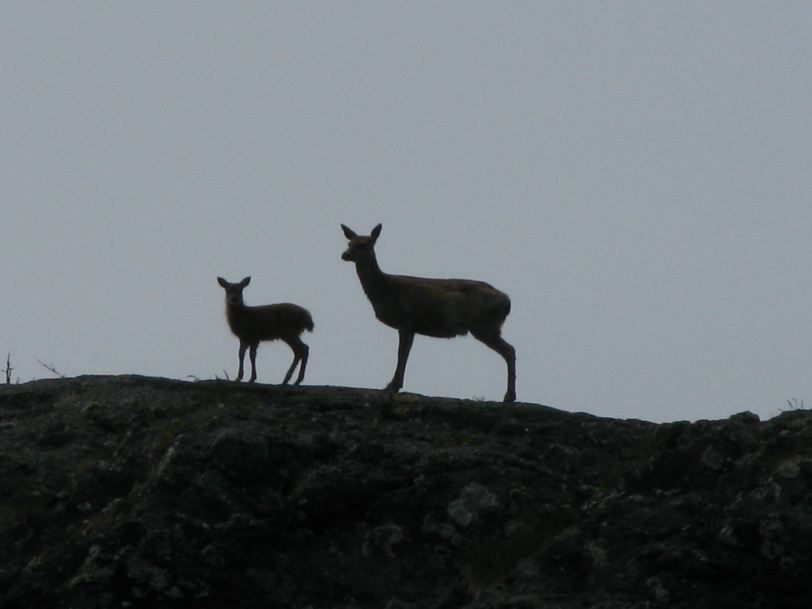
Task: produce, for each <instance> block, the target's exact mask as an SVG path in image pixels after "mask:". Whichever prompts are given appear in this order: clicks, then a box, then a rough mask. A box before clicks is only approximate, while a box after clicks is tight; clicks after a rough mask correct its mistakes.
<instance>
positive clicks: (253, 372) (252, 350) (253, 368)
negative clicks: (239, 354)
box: [248, 342, 259, 383]
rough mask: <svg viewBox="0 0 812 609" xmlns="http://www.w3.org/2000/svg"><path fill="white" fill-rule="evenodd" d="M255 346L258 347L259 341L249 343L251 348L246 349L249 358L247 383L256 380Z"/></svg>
mask: <svg viewBox="0 0 812 609" xmlns="http://www.w3.org/2000/svg"><path fill="white" fill-rule="evenodd" d="M257 347H259V343H258V342H256V343H251V348H250V349H249V351H248V357H250V358H251V378H250V379H248V382H249V383H253V382H254V381H255V380H257Z"/></svg>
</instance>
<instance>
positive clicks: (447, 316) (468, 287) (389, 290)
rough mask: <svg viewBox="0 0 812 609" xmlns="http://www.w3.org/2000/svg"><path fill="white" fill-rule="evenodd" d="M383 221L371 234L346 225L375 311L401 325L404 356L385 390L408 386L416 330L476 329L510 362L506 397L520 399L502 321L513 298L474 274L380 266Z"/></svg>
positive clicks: (442, 333)
mask: <svg viewBox="0 0 812 609" xmlns="http://www.w3.org/2000/svg"><path fill="white" fill-rule="evenodd" d="M382 228H383V225H381V224H378V225H377V226H376V227H375V228H374V229H373V230H372V232H371V233H370V234H369V235H368V236H362V235H358V234H356V233H355V232H354V231H353V230H351V229H350V228H348V227H346V226H345V225H343V224H342V225H341V229H342V230H343V231H344V236H345V237H347V239H348V240H349V245H348V247H347V250H346V251H345V252H344V253H343V254H342V255H341V258H342V259H343V260H346V261H349V262H354V263H355V270H356V271H357V273H358V278H359V279H360V280H361V287H362V288H363V290H364V293H365V294H366V296H367V298H368V299H369V301H370V303H371V304H372V308H373V310H374V311H375V317H377V318H378V320H379V321H381V322H383V323H384V324H386V325H387V326H389V327H391V328H394V329H396V330H397V331H398V337H399V342H398V361H397V366H396V367H395V374H394V376H393V377H392V380H391V381H390V382H389V384H388V385H387V386H386V388H385V390H386V391H390V392H392V393H397V392H398V391H400V389H401V388H402V387H403V376H404V374H405V372H406V362H407V360H408V359H409V352H410V351H411V349H412V343H413V342H414V337H415V334H421V335H424V336H433V337H436V338H453V337H455V336H465V335H466V334H468V333H469V332H470V333H471V335H472V336H473V337H474V338H476V339H477V340H479V341H480V342H482V343H484V344H485V345H487V346H488V347H490V348H491V349H493V350H494V351H496V352H497V353H498V354H499V355H501V356H502V357H503V358H504V359H505V362H506V363H507V392H506V393H505V397H504V401H505V402H515V401H516V350H515V349H514V348H513V346H512V345H510V344H509V343H508V342H507V341H505V339H504V338H502V324H503V323H504V322H505V319H506V318H507V316H508V313H510V298H509V297H508V295H507V294H505V293H504V292H501V291H499V290H497V289H496V288H494V287H493V286H492V285H489V284H487V283H485V282H483V281H474V280H469V279H426V278H422V277H409V276H405V275H389V274H387V273H384V272H383V271H382V270H381V269H380V267H379V266H378V261H377V258H376V256H375V243H376V242H377V240H378V237H379V236H380V234H381V229H382Z"/></svg>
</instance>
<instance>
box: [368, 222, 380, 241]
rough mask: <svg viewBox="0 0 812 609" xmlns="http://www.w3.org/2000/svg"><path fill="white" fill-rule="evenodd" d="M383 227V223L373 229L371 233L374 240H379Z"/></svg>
mask: <svg viewBox="0 0 812 609" xmlns="http://www.w3.org/2000/svg"><path fill="white" fill-rule="evenodd" d="M382 228H383V224H379V225H378V226H376V227H375V228H373V229H372V232H371V233H370V234H369V236H370V237H372V241H373V242H375V241H377V240H378V235H380V234H381V229H382Z"/></svg>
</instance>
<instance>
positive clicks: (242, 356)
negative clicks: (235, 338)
mask: <svg viewBox="0 0 812 609" xmlns="http://www.w3.org/2000/svg"><path fill="white" fill-rule="evenodd" d="M246 349H248V343H245V342H243V341H240V355H239V358H240V369H239V370H238V371H237V378H236V379H235V380H236V381H237V382H239V381H241V380H242V375H243V367H242V362H243V360H244V359H245V350H246Z"/></svg>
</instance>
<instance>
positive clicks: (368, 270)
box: [355, 252, 390, 298]
mask: <svg viewBox="0 0 812 609" xmlns="http://www.w3.org/2000/svg"><path fill="white" fill-rule="evenodd" d="M355 270H356V272H357V273H358V279H360V280H361V287H362V288H364V292H365V293H366V295H367V296H368V297H370V298H372V297H374V296H378V295H382V294H386V293H387V292H388V291H389V284H390V281H389V275H387V274H386V273H384V272H383V271H382V270H381V267H379V266H378V260H377V259H376V258H375V253H374V252H373V253H372V255H370V256H367V257H365V258H362V259H361V260H358V261H357V262H356V264H355Z"/></svg>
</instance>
